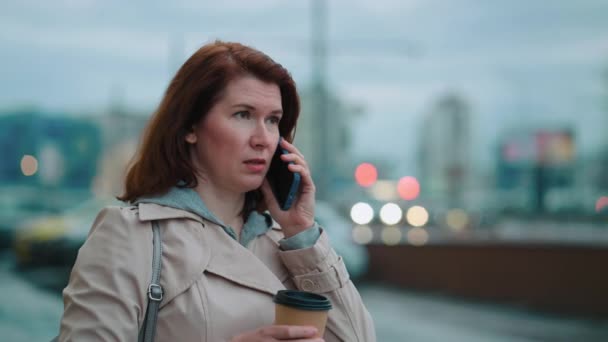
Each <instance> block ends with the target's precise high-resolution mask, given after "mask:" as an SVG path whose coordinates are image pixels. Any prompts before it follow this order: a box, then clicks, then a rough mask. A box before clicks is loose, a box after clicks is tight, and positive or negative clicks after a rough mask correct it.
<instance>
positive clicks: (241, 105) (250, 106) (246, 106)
mask: <svg viewBox="0 0 608 342" xmlns="http://www.w3.org/2000/svg"><path fill="white" fill-rule="evenodd" d="M232 107H233V108H234V107H243V108H247V109H249V110H255V107H254V106H252V105H248V104H246V103H239V104H235V105H233V106H232ZM270 113H271V114H280V115H283V110H281V109H275V110H273V111H272V112H270Z"/></svg>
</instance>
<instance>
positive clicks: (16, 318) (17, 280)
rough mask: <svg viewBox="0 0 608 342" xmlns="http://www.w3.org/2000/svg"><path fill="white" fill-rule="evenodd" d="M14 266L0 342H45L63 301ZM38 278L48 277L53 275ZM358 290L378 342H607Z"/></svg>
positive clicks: (0, 265) (493, 313) (0, 297)
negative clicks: (370, 317)
mask: <svg viewBox="0 0 608 342" xmlns="http://www.w3.org/2000/svg"><path fill="white" fill-rule="evenodd" d="M12 264H13V263H12V259H11V257H10V256H9V255H6V254H4V255H0V279H2V281H1V283H0V336H1V340H2V341H11V342H19V341H48V340H50V339H51V338H52V337H53V336H54V334H56V332H57V329H58V325H59V319H60V317H61V312H62V309H63V304H62V301H61V297H60V296H59V294H58V293H57V292H53V291H49V290H45V289H43V288H41V287H40V286H38V285H34V283H33V281H32V279H33V278H34V277H32V275H31V274H30V275H29V276H23V275H22V274H19V273H18V272H17V271H16V270H14V269H13V266H12ZM36 276H37V277H44V278H49V277H51V276H52V272H38V273H37V274H36ZM51 283H52V282H51ZM359 289H360V292H361V296H362V297H363V300H364V302H365V304H366V305H367V307H368V309H369V311H370V312H371V314H372V316H373V318H374V321H375V325H376V330H377V335H378V341H382V342H385V341H386V342H391V341H395V342H400V341H421V342H431V341H467V342H477V341H480V342H481V341H497V342H502V341H509V342H512V341H576V342H578V341H608V319H605V320H583V319H576V318H566V317H556V316H549V315H542V314H538V313H530V312H526V311H524V310H521V309H518V308H508V307H501V306H496V305H491V304H479V303H471V302H467V301H464V300H459V299H454V298H447V297H441V296H437V295H428V294H420V293H412V292H405V291H402V290H397V289H395V288H391V287H388V286H382V285H378V284H362V285H359Z"/></svg>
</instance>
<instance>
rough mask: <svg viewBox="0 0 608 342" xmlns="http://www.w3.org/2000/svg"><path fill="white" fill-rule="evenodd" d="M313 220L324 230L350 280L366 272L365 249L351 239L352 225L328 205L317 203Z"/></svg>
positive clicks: (321, 202)
mask: <svg viewBox="0 0 608 342" xmlns="http://www.w3.org/2000/svg"><path fill="white" fill-rule="evenodd" d="M315 218H316V220H317V222H318V223H319V224H320V225H321V226H322V227H324V228H325V232H326V233H327V235H328V237H329V240H330V241H331V244H332V246H333V247H334V249H335V250H336V252H337V253H338V255H340V256H342V259H344V264H345V265H346V269H347V270H348V273H349V274H350V276H351V278H353V279H356V278H358V277H361V276H362V275H364V274H365V272H366V271H367V266H368V254H367V249H366V248H365V247H364V246H362V245H359V244H357V243H355V242H354V241H353V239H352V230H353V224H352V223H351V222H350V221H349V220H348V219H347V218H345V217H344V216H342V215H340V213H339V212H338V211H337V210H336V209H335V208H334V207H332V206H331V205H330V204H329V203H326V202H323V201H317V203H316V206H315Z"/></svg>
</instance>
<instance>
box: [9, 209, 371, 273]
mask: <svg viewBox="0 0 608 342" xmlns="http://www.w3.org/2000/svg"><path fill="white" fill-rule="evenodd" d="M111 204H112V205H119V202H118V201H117V200H114V199H91V200H89V201H86V202H84V203H82V204H81V205H79V206H76V207H74V208H72V209H70V210H67V211H65V212H64V213H63V214H60V215H51V216H44V217H40V218H37V219H33V220H30V221H28V222H26V223H25V224H24V225H23V226H22V227H21V228H20V229H19V231H18V233H17V236H16V238H15V242H14V251H15V255H16V261H17V265H18V266H19V267H22V268H27V267H37V266H68V267H71V266H72V265H73V263H74V261H75V260H76V256H77V255H78V249H79V248H80V247H81V246H82V244H83V243H84V241H85V240H86V238H87V235H88V233H89V230H90V228H91V225H92V224H93V221H94V220H95V217H96V215H97V213H98V212H99V211H100V210H101V208H103V207H104V206H106V205H111ZM316 218H317V221H318V222H319V224H321V226H323V227H326V232H327V234H328V236H329V238H330V240H331V243H332V246H333V247H334V249H335V250H336V252H337V253H338V254H339V255H341V256H342V258H343V259H344V263H345V264H346V268H347V269H348V271H349V273H350V275H351V277H352V278H357V277H359V276H361V275H363V274H364V273H365V271H366V270H367V262H368V256H367V250H366V249H365V247H363V246H360V245H358V244H356V243H354V242H353V240H352V235H351V234H352V233H351V232H352V224H351V223H350V221H348V220H347V219H345V218H343V217H342V216H341V215H340V214H339V213H338V212H337V211H336V210H335V209H334V208H333V207H331V206H330V205H329V204H327V203H324V202H318V203H317V206H316Z"/></svg>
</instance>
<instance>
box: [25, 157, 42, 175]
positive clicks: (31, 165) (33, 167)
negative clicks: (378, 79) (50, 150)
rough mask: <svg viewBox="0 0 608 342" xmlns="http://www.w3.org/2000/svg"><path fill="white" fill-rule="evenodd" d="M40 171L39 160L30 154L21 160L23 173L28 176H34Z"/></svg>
mask: <svg viewBox="0 0 608 342" xmlns="http://www.w3.org/2000/svg"><path fill="white" fill-rule="evenodd" d="M37 171H38V160H37V159H36V158H35V157H34V156H31V155H29V154H26V155H24V156H23V158H21V172H23V174H24V175H26V176H32V175H34V174H36V172H37Z"/></svg>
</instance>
